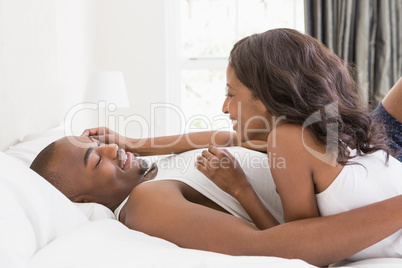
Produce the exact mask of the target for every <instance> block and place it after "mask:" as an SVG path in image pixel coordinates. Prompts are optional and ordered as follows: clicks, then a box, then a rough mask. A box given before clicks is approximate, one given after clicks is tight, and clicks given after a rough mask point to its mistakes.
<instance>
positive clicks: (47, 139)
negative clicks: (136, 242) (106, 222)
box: [5, 127, 115, 221]
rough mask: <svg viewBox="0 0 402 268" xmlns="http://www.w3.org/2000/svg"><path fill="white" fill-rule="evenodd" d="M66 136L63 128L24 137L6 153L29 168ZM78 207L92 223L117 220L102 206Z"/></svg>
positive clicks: (88, 205) (88, 204)
mask: <svg viewBox="0 0 402 268" xmlns="http://www.w3.org/2000/svg"><path fill="white" fill-rule="evenodd" d="M64 136H65V133H64V129H63V128H62V127H56V128H53V129H51V130H48V131H45V132H42V133H36V134H31V135H28V136H26V137H24V139H23V140H22V141H21V142H20V143H18V144H16V145H14V146H11V147H10V148H9V149H7V150H6V151H5V153H6V154H7V155H9V156H12V157H13V158H15V159H16V160H18V161H20V162H21V163H22V164H24V165H26V166H27V167H29V166H30V165H31V163H32V162H33V160H34V159H35V157H36V156H37V155H38V154H39V152H40V151H42V149H44V148H45V147H46V146H47V145H49V144H50V143H52V142H53V141H55V140H58V139H60V138H62V137H64ZM76 206H77V207H78V208H79V209H80V210H81V211H82V213H84V215H85V216H87V218H88V219H89V220H90V221H94V220H99V219H114V218H115V217H114V214H113V212H112V211H111V210H110V209H108V208H107V207H105V206H103V205H100V204H95V203H85V204H76Z"/></svg>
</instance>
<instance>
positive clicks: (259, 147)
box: [81, 127, 267, 156]
mask: <svg viewBox="0 0 402 268" xmlns="http://www.w3.org/2000/svg"><path fill="white" fill-rule="evenodd" d="M81 135H82V136H93V137H94V138H96V139H98V140H100V141H101V142H102V143H106V144H110V143H115V144H117V145H119V147H120V148H123V149H124V150H126V151H130V152H132V153H136V154H138V155H141V156H147V155H164V154H178V153H182V152H185V151H189V150H192V149H197V148H207V147H209V146H217V147H228V146H242V147H245V148H248V149H251V150H256V151H262V152H266V147H267V146H266V142H265V141H257V140H255V141H254V140H253V141H247V142H242V143H240V142H239V141H238V139H237V134H236V132H229V131H204V132H193V133H184V134H181V135H173V136H163V137H151V138H142V139H133V138H128V137H125V136H123V135H119V134H118V133H116V132H114V131H113V130H111V129H109V128H106V127H100V128H92V129H87V130H85V131H84V132H83V133H82V134H81Z"/></svg>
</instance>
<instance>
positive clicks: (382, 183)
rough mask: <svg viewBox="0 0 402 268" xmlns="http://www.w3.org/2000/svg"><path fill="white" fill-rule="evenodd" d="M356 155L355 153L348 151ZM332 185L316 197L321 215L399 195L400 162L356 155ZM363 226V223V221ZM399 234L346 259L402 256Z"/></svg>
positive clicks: (401, 187) (401, 184)
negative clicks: (386, 161)
mask: <svg viewBox="0 0 402 268" xmlns="http://www.w3.org/2000/svg"><path fill="white" fill-rule="evenodd" d="M351 154H352V155H356V151H355V150H352V151H351ZM350 161H351V162H352V163H356V164H352V165H346V166H345V167H344V168H343V169H342V171H341V172H340V173H339V175H338V176H337V178H336V179H335V180H334V181H333V182H332V184H331V185H330V186H329V187H328V188H327V189H326V190H324V191H323V192H321V193H319V194H317V195H316V199H317V205H318V209H319V211H320V214H321V216H327V215H333V214H338V213H341V212H344V211H349V210H352V209H355V208H359V207H363V206H366V205H368V204H372V203H375V202H379V201H382V200H385V199H388V198H391V197H394V196H397V195H400V194H402V163H401V162H399V161H398V160H396V159H395V158H393V157H391V156H390V159H389V163H388V164H385V153H384V152H383V151H377V152H375V153H373V154H368V155H364V156H357V157H356V158H353V159H352V160H350ZM362 225H364V222H362ZM401 235H402V232H401V231H398V232H397V233H395V234H393V235H391V236H389V237H387V238H385V239H384V240H382V241H380V242H378V243H376V244H374V245H373V246H370V247H368V248H366V249H364V250H362V251H360V252H359V253H357V254H355V255H353V256H352V257H350V258H349V259H350V260H352V261H357V260H361V259H368V258H379V257H402V236H401Z"/></svg>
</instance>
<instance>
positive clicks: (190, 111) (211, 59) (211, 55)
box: [167, 0, 304, 134]
mask: <svg viewBox="0 0 402 268" xmlns="http://www.w3.org/2000/svg"><path fill="white" fill-rule="evenodd" d="M167 2H168V4H167V5H168V7H167V8H168V9H167V11H168V12H167V18H168V22H167V27H168V29H167V33H168V36H167V52H168V53H167V54H168V60H167V62H168V70H169V71H168V72H169V73H168V81H169V86H168V100H169V102H170V103H172V104H174V105H175V107H177V111H175V113H176V116H175V115H173V116H172V117H170V120H171V122H169V123H168V125H169V126H171V129H169V130H168V132H170V133H171V134H173V133H177V132H178V131H177V130H178V127H179V125H180V130H181V131H183V130H185V131H187V132H188V131H194V130H197V131H199V130H200V129H203V130H211V129H230V127H231V126H230V122H229V119H228V118H227V116H223V114H222V112H221V108H222V104H223V101H224V98H225V85H226V78H225V76H226V66H227V61H228V56H229V53H230V50H231V49H232V47H233V45H234V44H235V43H236V42H237V41H238V40H240V39H241V38H243V37H245V36H248V35H251V34H253V33H261V32H264V31H266V30H268V29H273V28H279V27H286V28H293V29H297V30H299V31H302V32H304V14H303V13H304V9H303V8H304V7H303V2H304V1H303V0H281V1H277V0H169V1H167ZM179 113H181V116H180V118H181V119H180V121H181V122H178V121H177V119H178V118H179V117H178V116H177V114H179ZM183 120H184V122H182V121H183ZM174 128H175V129H174Z"/></svg>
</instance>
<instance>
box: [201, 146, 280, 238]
mask: <svg viewBox="0 0 402 268" xmlns="http://www.w3.org/2000/svg"><path fill="white" fill-rule="evenodd" d="M195 165H196V167H197V169H198V170H199V171H201V172H202V173H203V174H204V175H205V176H207V178H209V179H210V180H211V181H213V182H214V183H215V184H216V185H217V186H218V187H219V188H221V189H222V190H223V191H225V192H227V193H228V194H230V195H232V196H233V197H234V198H236V199H237V201H239V203H240V204H241V205H242V206H243V208H244V209H245V210H246V212H247V214H248V215H249V216H250V218H251V220H252V221H253V222H254V224H255V225H256V226H257V227H258V228H259V229H261V230H264V229H267V228H270V227H272V226H275V225H278V224H279V223H278V221H277V220H276V219H275V218H274V217H273V216H272V214H271V213H270V212H269V211H268V209H267V208H266V207H265V206H264V204H263V203H262V201H261V199H260V197H259V196H258V195H257V194H256V192H255V191H254V189H253V187H252V185H251V184H250V182H249V181H248V180H247V177H246V174H245V173H244V171H243V169H242V168H241V166H240V164H239V162H237V160H236V158H235V157H234V156H233V155H232V154H230V153H229V152H228V151H227V150H226V149H217V148H215V147H210V148H209V149H208V150H205V151H203V152H202V154H201V156H199V157H198V158H197V162H196V164H195ZM267 172H268V171H267Z"/></svg>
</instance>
